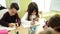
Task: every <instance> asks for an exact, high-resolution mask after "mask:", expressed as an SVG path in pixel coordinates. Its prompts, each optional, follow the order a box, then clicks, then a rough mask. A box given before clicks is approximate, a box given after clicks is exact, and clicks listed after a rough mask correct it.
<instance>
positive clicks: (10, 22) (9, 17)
mask: <svg viewBox="0 0 60 34" xmlns="http://www.w3.org/2000/svg"><path fill="white" fill-rule="evenodd" d="M18 10H19V6H18V4H17V3H12V4H11V6H10V8H9V11H8V12H6V13H5V14H4V15H3V17H2V18H1V20H0V25H2V26H6V27H12V26H14V24H16V23H18V25H19V26H20V23H21V22H20V18H19V16H18V14H17V11H18Z"/></svg>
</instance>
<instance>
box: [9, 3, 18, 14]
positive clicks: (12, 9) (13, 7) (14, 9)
mask: <svg viewBox="0 0 60 34" xmlns="http://www.w3.org/2000/svg"><path fill="white" fill-rule="evenodd" d="M9 10H10V13H11V14H12V15H15V14H16V13H17V11H18V10H19V6H18V4H17V3H12V4H11V5H10V9H9Z"/></svg>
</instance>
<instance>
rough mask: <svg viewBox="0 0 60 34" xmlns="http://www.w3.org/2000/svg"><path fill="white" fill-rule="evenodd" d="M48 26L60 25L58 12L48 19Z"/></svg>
mask: <svg viewBox="0 0 60 34" xmlns="http://www.w3.org/2000/svg"><path fill="white" fill-rule="evenodd" d="M48 26H50V27H52V28H54V27H58V26H60V15H58V14H56V15H54V16H52V17H51V18H50V19H49V21H48Z"/></svg>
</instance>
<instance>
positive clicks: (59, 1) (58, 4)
mask: <svg viewBox="0 0 60 34" xmlns="http://www.w3.org/2000/svg"><path fill="white" fill-rule="evenodd" d="M50 9H51V10H55V11H60V0H51V8H50Z"/></svg>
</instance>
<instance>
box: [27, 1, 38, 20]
mask: <svg viewBox="0 0 60 34" xmlns="http://www.w3.org/2000/svg"><path fill="white" fill-rule="evenodd" d="M27 11H28V20H30V16H31V15H36V16H38V6H37V4H36V3H35V2H31V3H30V4H29V5H28V9H27Z"/></svg>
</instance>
